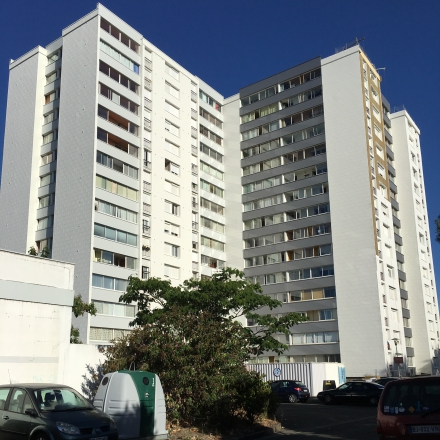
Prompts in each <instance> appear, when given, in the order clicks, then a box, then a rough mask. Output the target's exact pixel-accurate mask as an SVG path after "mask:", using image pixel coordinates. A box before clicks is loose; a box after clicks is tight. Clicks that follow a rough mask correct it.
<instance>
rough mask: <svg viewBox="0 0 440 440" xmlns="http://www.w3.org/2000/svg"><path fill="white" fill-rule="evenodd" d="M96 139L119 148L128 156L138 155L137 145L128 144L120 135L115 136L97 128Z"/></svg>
mask: <svg viewBox="0 0 440 440" xmlns="http://www.w3.org/2000/svg"><path fill="white" fill-rule="evenodd" d="M98 140H100V141H102V142H105V143H106V144H108V145H111V146H112V147H115V148H118V149H119V150H121V151H123V152H124V153H127V154H129V155H130V156H133V157H138V147H135V146H134V145H132V144H130V143H129V142H127V141H124V140H123V139H121V138H120V137H118V136H115V135H114V134H111V133H107V132H106V131H104V130H101V129H100V128H98Z"/></svg>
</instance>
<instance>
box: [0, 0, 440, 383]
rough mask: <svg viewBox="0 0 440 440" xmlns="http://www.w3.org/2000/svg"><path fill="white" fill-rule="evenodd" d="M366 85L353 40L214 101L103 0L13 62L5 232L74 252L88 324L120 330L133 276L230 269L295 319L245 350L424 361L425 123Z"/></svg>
mask: <svg viewBox="0 0 440 440" xmlns="http://www.w3.org/2000/svg"><path fill="white" fill-rule="evenodd" d="M380 83H381V78H380V75H379V73H378V72H377V70H376V69H375V67H374V66H373V65H372V64H371V62H370V61H369V60H368V58H367V56H366V55H365V53H364V52H363V51H362V49H361V48H360V47H359V46H358V45H356V46H353V47H350V48H346V49H345V50H343V51H340V52H338V53H336V54H335V55H333V56H330V57H328V58H324V59H321V58H314V59H312V60H310V61H307V62H305V63H303V64H300V65H298V66H296V67H293V68H291V69H289V70H286V71H284V72H280V73H278V74H276V75H274V76H272V77H269V78H267V79H264V80H262V81H259V82H257V83H255V84H252V85H249V86H247V87H244V88H242V89H241V90H240V93H239V94H237V95H234V96H232V97H230V98H226V99H225V98H224V97H223V96H222V95H221V94H219V93H218V92H217V91H215V90H214V89H213V88H212V87H210V86H209V85H208V84H206V83H205V82H203V81H202V80H200V79H199V78H198V77H196V76H194V75H192V74H191V73H189V72H188V71H187V70H186V69H184V68H183V67H182V66H180V65H179V64H177V63H176V62H175V61H174V60H172V59H171V58H170V57H168V56H167V55H166V54H164V53H163V52H161V51H160V50H159V49H158V48H156V47H155V46H153V45H152V44H151V43H150V42H149V41H148V40H146V39H145V38H144V37H143V36H142V35H141V34H140V33H138V32H137V31H136V30H134V29H133V28H131V27H130V26H129V25H127V24H126V23H125V22H124V21H122V20H121V19H120V18H118V17H117V16H115V15H114V14H113V13H112V12H110V11H109V10H107V9H106V8H105V7H103V6H102V5H99V4H98V7H97V9H96V10H94V11H93V12H91V13H90V14H88V15H86V16H85V17H83V18H82V19H80V20H78V21H77V22H75V23H73V24H72V25H71V26H69V27H67V28H66V29H64V30H63V33H62V36H61V38H59V39H58V40H56V41H54V42H53V43H51V44H49V45H48V46H46V47H45V48H43V47H37V48H35V49H33V50H32V51H30V52H28V53H27V54H25V55H23V56H22V57H20V58H19V59H17V60H15V61H11V64H10V82H9V91H8V109H7V119H6V133H5V147H4V159H3V172H2V186H1V193H0V248H4V249H9V250H12V251H17V252H25V251H27V250H28V249H29V248H30V247H31V246H36V247H37V249H38V250H40V251H41V249H42V248H43V247H44V246H46V245H47V246H48V247H49V248H50V249H51V254H52V256H53V258H56V259H60V260H64V261H69V262H73V263H75V285H74V288H75V291H76V292H77V293H79V294H81V295H82V297H83V299H84V300H86V301H91V300H93V301H94V303H95V305H96V306H97V309H98V314H97V315H96V316H94V317H90V316H84V317H82V318H80V319H78V320H77V321H75V325H76V326H79V328H80V332H81V337H82V340H83V341H84V342H90V343H96V344H103V343H108V342H109V341H110V340H111V339H113V338H114V337H117V336H120V335H122V334H124V332H127V331H129V326H128V323H129V322H130V320H132V318H133V316H134V314H135V312H136V309H135V305H129V306H128V305H122V304H120V303H119V302H118V299H119V297H120V295H121V293H122V292H123V291H124V290H125V287H126V285H127V278H128V277H129V276H130V275H137V276H139V277H140V278H143V279H146V278H148V277H150V276H157V277H161V278H168V279H170V280H171V281H172V282H173V283H180V282H182V281H183V280H184V279H187V278H190V277H191V276H197V277H198V276H211V275H212V274H213V272H215V271H216V270H219V269H221V268H222V267H225V266H232V267H238V268H240V269H242V268H243V267H244V268H245V273H246V276H247V277H248V278H249V279H252V280H255V281H258V282H260V284H261V285H262V286H263V291H264V293H265V294H267V295H270V296H272V297H274V298H277V299H279V300H280V301H281V302H282V303H283V305H282V308H281V309H278V310H276V313H277V314H283V313H286V312H290V311H295V312H299V313H302V314H304V315H305V316H307V318H308V321H307V322H305V323H302V324H300V325H298V326H295V327H294V328H292V329H291V333H290V334H289V335H288V337H286V336H285V335H279V338H280V340H281V341H282V342H284V343H286V344H287V345H288V346H289V349H288V350H287V351H286V352H285V353H284V355H283V356H280V357H278V356H276V355H275V354H274V353H267V354H265V355H264V356H261V357H259V358H258V359H256V360H255V361H256V362H275V361H284V362H338V361H342V362H343V363H344V364H345V365H346V367H347V372H348V375H350V376H363V375H364V374H385V373H386V372H389V371H390V369H391V370H392V371H394V372H395V373H396V372H397V368H398V367H399V368H402V370H404V371H405V372H406V371H408V368H415V369H416V372H418V373H419V372H431V369H432V368H433V367H434V368H436V367H437V368H438V367H440V365H439V364H438V363H437V362H438V360H437V355H438V349H439V324H438V305H437V300H436V298H437V295H436V288H435V281H434V275H433V264H432V257H431V247H430V243H429V240H428V237H429V227H428V222H427V211H426V200H425V195H424V190H423V170H422V165H421V152H420V142H419V130H418V128H417V126H416V125H415V123H414V121H413V120H412V119H411V117H410V116H409V114H408V113H407V112H406V111H405V110H403V111H399V112H395V113H393V114H390V105H389V103H388V101H387V100H386V99H385V98H384V97H383V96H382V93H381V86H380ZM261 313H273V312H271V311H269V310H262V311H261ZM248 325H250V326H252V325H253V323H252V322H248ZM400 361H402V362H403V364H400V363H399V362H400ZM410 371H411V370H410Z"/></svg>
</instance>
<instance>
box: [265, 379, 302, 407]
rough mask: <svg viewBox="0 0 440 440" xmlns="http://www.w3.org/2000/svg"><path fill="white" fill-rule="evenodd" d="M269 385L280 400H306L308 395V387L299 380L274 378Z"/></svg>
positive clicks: (291, 401)
mask: <svg viewBox="0 0 440 440" xmlns="http://www.w3.org/2000/svg"><path fill="white" fill-rule="evenodd" d="M270 387H271V388H272V392H273V393H274V394H275V395H276V396H277V397H278V399H279V400H280V401H281V402H290V403H296V402H298V401H300V402H307V399H308V398H309V397H310V391H309V388H308V387H307V385H305V384H303V383H302V382H300V381H299V380H276V381H274V382H272V383H271V384H270Z"/></svg>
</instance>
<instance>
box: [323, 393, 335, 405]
mask: <svg viewBox="0 0 440 440" xmlns="http://www.w3.org/2000/svg"><path fill="white" fill-rule="evenodd" d="M324 403H326V404H327V405H331V404H332V403H333V397H332V396H330V394H326V395H325V396H324Z"/></svg>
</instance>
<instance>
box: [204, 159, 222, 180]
mask: <svg viewBox="0 0 440 440" xmlns="http://www.w3.org/2000/svg"><path fill="white" fill-rule="evenodd" d="M200 169H201V170H202V171H204V172H205V173H208V174H210V175H211V176H213V177H215V178H216V179H219V180H223V172H222V171H220V170H218V169H217V168H214V167H212V166H211V165H208V164H207V163H205V162H202V161H201V162H200Z"/></svg>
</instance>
